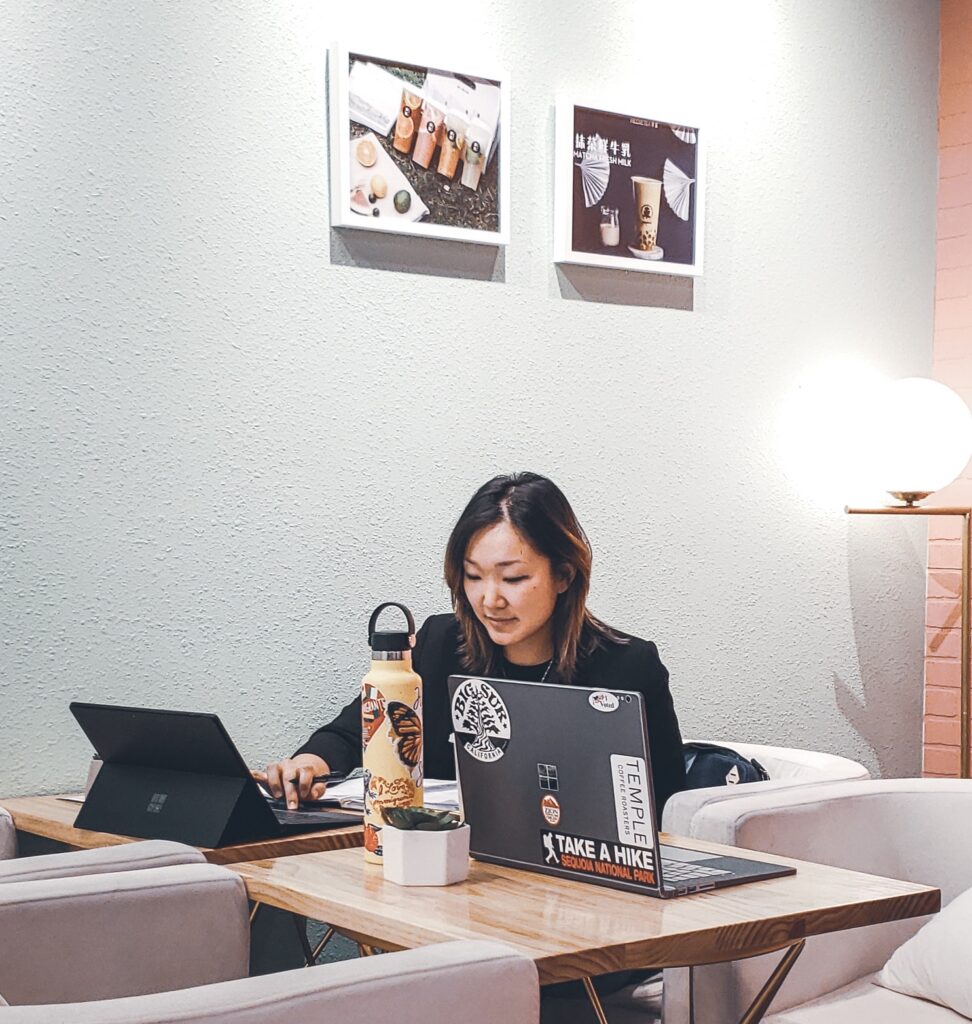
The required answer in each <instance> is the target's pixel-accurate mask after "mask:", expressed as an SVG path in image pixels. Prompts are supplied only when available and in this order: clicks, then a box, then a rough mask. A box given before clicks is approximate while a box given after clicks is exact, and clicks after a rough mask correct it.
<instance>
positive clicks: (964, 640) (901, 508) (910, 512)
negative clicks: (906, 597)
mask: <svg viewBox="0 0 972 1024" xmlns="http://www.w3.org/2000/svg"><path fill="white" fill-rule="evenodd" d="M844 511H845V512H846V513H847V514H848V515H852V516H961V517H962V585H961V588H960V589H959V600H960V601H961V608H962V618H961V621H960V629H959V636H960V639H961V644H962V660H961V677H960V686H961V688H962V692H961V698H960V699H961V704H960V711H959V720H960V722H961V733H960V737H959V775H960V776H961V778H963V779H967V778H969V777H970V771H969V703H970V694H969V555H970V548H969V525H970V519H972V508H961V507H957V508H945V507H942V508H933V507H927V506H924V505H914V504H912V505H887V506H884V507H882V508H850V507H848V508H845V509H844Z"/></svg>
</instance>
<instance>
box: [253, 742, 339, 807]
mask: <svg viewBox="0 0 972 1024" xmlns="http://www.w3.org/2000/svg"><path fill="white" fill-rule="evenodd" d="M250 774H251V775H252V776H253V778H255V779H256V780H257V782H262V783H263V784H264V785H265V786H266V787H267V789H269V790H270V795H271V796H274V797H276V798H277V799H278V800H284V801H286V804H287V806H288V807H289V808H290V809H291V810H296V808H297V805H298V804H299V803H300V801H301V800H320V798H321V797H322V796H323V795H324V791H325V790H326V789H327V783H326V782H315V781H314V776H315V775H316V776H320V775H330V774H331V769H330V768H329V767H328V765H327V761H325V760H324V759H323V758H322V757H318V756H317V755H316V754H298V755H297V756H296V757H287V758H284V759H283V760H282V761H274V763H273V764H268V765H267V770H266V771H264V772H251V773H250Z"/></svg>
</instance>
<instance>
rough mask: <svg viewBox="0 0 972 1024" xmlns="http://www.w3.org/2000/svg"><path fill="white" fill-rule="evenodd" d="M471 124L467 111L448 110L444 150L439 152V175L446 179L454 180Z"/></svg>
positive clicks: (443, 141) (443, 134) (443, 137)
mask: <svg viewBox="0 0 972 1024" xmlns="http://www.w3.org/2000/svg"><path fill="white" fill-rule="evenodd" d="M468 126H469V122H468V120H467V119H466V116H465V111H463V112H462V113H460V112H459V111H458V110H447V111H446V115H445V125H444V127H443V132H442V149H441V151H440V152H439V168H438V170H439V174H441V175H443V176H444V177H446V178H450V179H451V178H454V177H455V176H456V169H457V168H458V166H459V158H460V156H462V150H463V146H464V145H465V142H466V129H467V128H468Z"/></svg>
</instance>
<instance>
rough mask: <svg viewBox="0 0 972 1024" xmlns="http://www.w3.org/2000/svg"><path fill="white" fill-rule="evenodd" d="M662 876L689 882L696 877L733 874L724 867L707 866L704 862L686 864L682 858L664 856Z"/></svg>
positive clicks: (669, 880) (668, 880)
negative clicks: (674, 858) (724, 869)
mask: <svg viewBox="0 0 972 1024" xmlns="http://www.w3.org/2000/svg"><path fill="white" fill-rule="evenodd" d="M661 863H662V877H663V878H664V879H665V881H666V882H687V881H690V880H692V879H695V878H715V877H716V876H718V875H728V874H731V872H730V871H723V870H722V868H707V867H706V866H705V865H704V864H691V863H689V864H686V863H685V862H684V861H681V860H668V859H666V858H665V857H662V862H661Z"/></svg>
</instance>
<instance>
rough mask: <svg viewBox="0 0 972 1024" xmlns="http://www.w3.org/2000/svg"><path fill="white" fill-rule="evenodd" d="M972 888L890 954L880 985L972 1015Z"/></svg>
mask: <svg viewBox="0 0 972 1024" xmlns="http://www.w3.org/2000/svg"><path fill="white" fill-rule="evenodd" d="M969 950H972V889H966V891H965V892H963V893H962V894H961V895H960V896H956V898H955V899H954V900H952V902H951V903H949V905H948V906H947V907H946V908H945V909H944V910H942V911H941V913H939V914H938V915H937V916H935V917H933V918H932V919H931V920H930V921H929V922H928V924H926V925H925V926H924V928H922V929H921V931H920V932H918V934H917V935H915V936H913V937H912V938H911V939H909V940H908V941H907V942H906V943H905V944H904V945H903V946H899V947H898V949H896V950H895V952H894V953H893V954H892V956H891V959H890V960H889V961H888V962H887V963H886V964H885V965H884V970H882V971H881V973H880V974H879V975H878V976H877V982H878V984H879V985H883V986H884V987H885V988H889V989H893V990H894V991H895V992H901V993H902V994H903V995H906V996H917V997H918V998H919V999H928V1000H930V1001H931V1002H933V1003H939V1004H940V1005H942V1006H947V1007H949V1008H950V1009H952V1010H955V1011H956V1012H957V1013H961V1014H962V1015H963V1016H965V1017H972V975H970V974H969Z"/></svg>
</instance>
